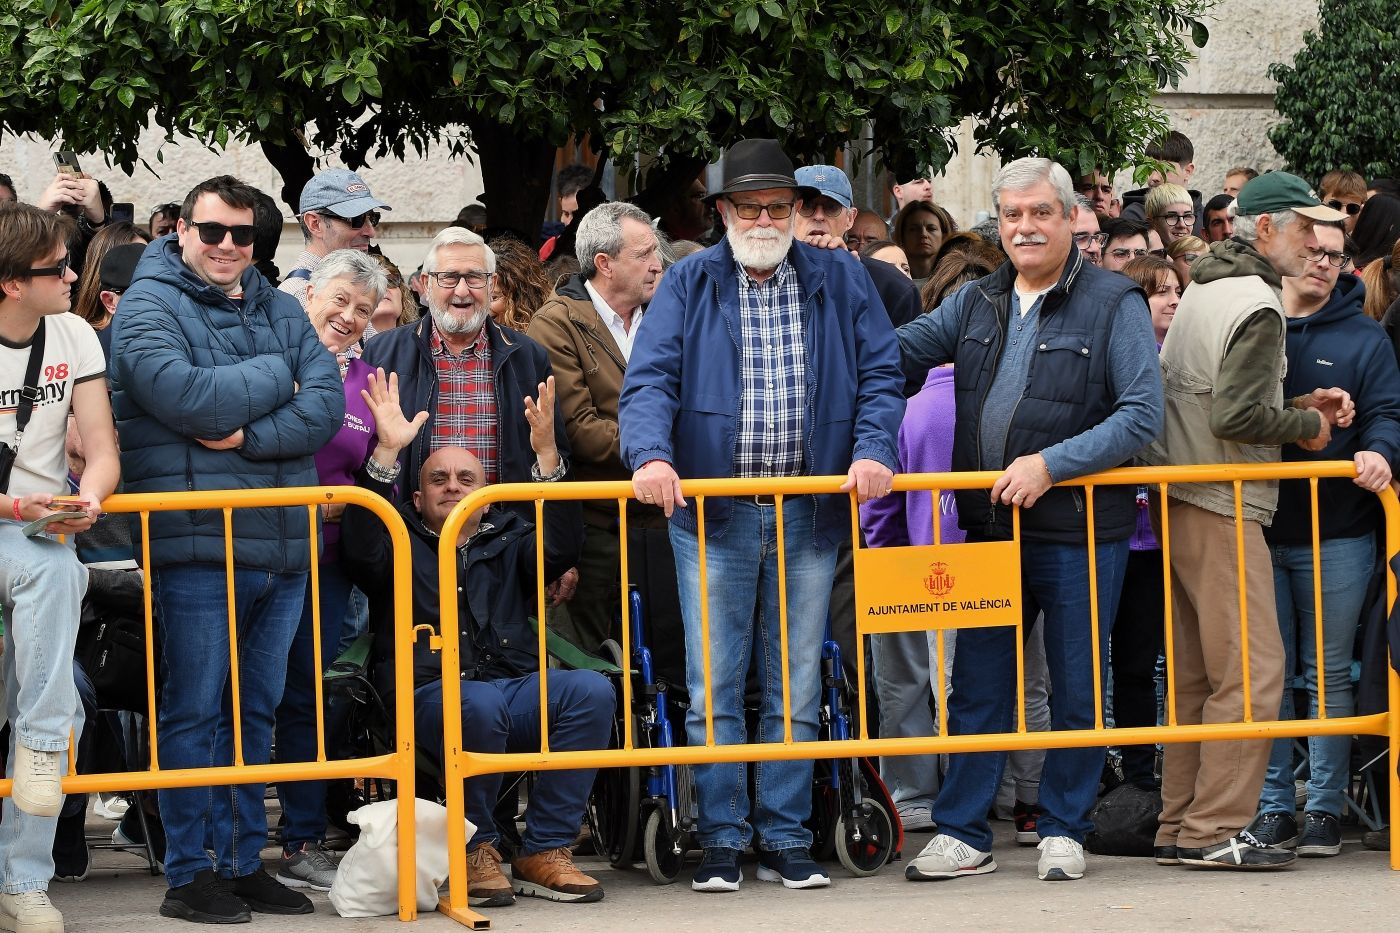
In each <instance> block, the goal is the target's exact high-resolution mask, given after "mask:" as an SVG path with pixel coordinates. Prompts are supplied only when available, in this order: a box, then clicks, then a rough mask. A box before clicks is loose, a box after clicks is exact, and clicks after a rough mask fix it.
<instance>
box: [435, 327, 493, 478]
mask: <svg viewBox="0 0 1400 933" xmlns="http://www.w3.org/2000/svg"><path fill="white" fill-rule="evenodd" d="M432 346H433V363H434V365H435V366H437V377H438V399H437V412H436V415H437V417H436V419H435V420H434V422H433V439H432V450H434V451H436V450H440V449H442V448H443V447H462V448H465V449H466V450H469V451H471V452H472V453H473V454H475V455H476V458H477V459H478V460H480V461H481V466H482V469H483V470H484V471H485V473H486V477H485V479H486V482H487V483H494V482H496V478H497V457H496V446H497V443H496V430H497V420H498V419H497V417H496V383H495V377H494V374H493V373H492V371H491V341H490V340H488V339H487V337H486V328H485V327H482V328H481V332H480V333H479V334H477V337H476V340H475V341H473V343H472V344H471V346H469V347H467V348H466V350H464V351H463V352H462V355H461V356H456V355H454V354H453V353H452V351H451V350H450V349H448V346H447V344H446V343H444V342H443V341H442V338H441V337H440V336H438V332H437V328H433V340H432Z"/></svg>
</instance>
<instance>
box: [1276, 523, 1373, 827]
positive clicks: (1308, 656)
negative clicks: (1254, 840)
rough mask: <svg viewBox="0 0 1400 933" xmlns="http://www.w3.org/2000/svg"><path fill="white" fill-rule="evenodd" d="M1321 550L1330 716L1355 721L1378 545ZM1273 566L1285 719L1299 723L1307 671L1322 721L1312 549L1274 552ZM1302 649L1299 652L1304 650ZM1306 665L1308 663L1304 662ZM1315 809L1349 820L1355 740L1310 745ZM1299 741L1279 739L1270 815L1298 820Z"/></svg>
mask: <svg viewBox="0 0 1400 933" xmlns="http://www.w3.org/2000/svg"><path fill="white" fill-rule="evenodd" d="M1321 548H1322V657H1323V663H1324V665H1325V668H1324V670H1325V672H1326V676H1327V681H1326V688H1327V715H1328V717H1329V718H1333V717H1342V716H1350V715H1351V714H1352V711H1353V701H1354V694H1353V690H1352V684H1351V658H1352V649H1353V647H1354V646H1355V643H1356V628H1357V626H1358V625H1359V624H1360V622H1361V610H1362V608H1363V605H1362V604H1363V603H1364V602H1365V599H1366V586H1367V584H1368V583H1369V582H1370V579H1371V573H1372V571H1373V570H1374V569H1375V559H1376V539H1375V537H1374V536H1372V535H1364V536H1363V537H1360V538H1330V539H1327V540H1324V541H1322V542H1321ZM1269 551H1270V554H1271V556H1272V558H1273V563H1274V592H1275V596H1276V598H1277V600H1278V626H1279V631H1280V634H1282V636H1283V656H1284V667H1283V670H1284V677H1285V679H1284V690H1283V703H1282V704H1281V705H1280V706H1279V713H1278V718H1279V719H1293V718H1294V716H1295V715H1296V714H1295V712H1294V708H1293V687H1292V683H1293V677H1294V675H1295V674H1296V673H1297V670H1298V668H1299V667H1301V668H1302V673H1303V684H1304V686H1306V687H1307V690H1308V696H1309V697H1310V698H1311V699H1310V702H1309V704H1308V718H1309V719H1316V718H1317V621H1316V616H1315V614H1314V612H1313V607H1314V601H1313V560H1312V545H1298V546H1284V545H1279V546H1277V547H1271V548H1269ZM1298 648H1301V649H1302V650H1301V658H1300V652H1299V651H1298V650H1297V649H1298ZM1300 659H1301V662H1302V663H1301V664H1299V663H1298V662H1299V660H1300ZM1308 764H1309V775H1308V804H1307V808H1308V809H1309V810H1315V811H1317V812H1320V813H1330V814H1332V815H1333V816H1341V815H1342V805H1343V804H1342V799H1343V796H1344V794H1345V791H1346V785H1347V778H1348V777H1349V776H1350V774H1351V736H1349V735H1326V736H1313V737H1311V738H1309V739H1308ZM1294 807H1295V802H1294V795H1293V739H1276V740H1275V741H1274V746H1273V752H1272V754H1271V755H1270V756H1269V771H1268V775H1267V777H1265V779H1264V790H1263V793H1262V794H1260V797H1259V809H1260V810H1261V812H1264V813H1290V814H1291V813H1292V812H1293V811H1294Z"/></svg>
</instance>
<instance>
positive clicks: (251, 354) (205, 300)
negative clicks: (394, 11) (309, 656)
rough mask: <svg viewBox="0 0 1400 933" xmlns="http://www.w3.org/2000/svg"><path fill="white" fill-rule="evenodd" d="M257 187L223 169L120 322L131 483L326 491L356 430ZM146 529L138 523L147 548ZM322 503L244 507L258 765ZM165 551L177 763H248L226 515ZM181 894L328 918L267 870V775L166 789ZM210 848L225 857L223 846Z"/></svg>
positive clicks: (195, 524)
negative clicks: (325, 474) (287, 273)
mask: <svg viewBox="0 0 1400 933" xmlns="http://www.w3.org/2000/svg"><path fill="white" fill-rule="evenodd" d="M256 194H257V192H256V189H254V188H252V187H250V186H248V185H245V184H243V183H242V182H240V181H238V180H237V179H235V178H232V177H230V176H227V175H221V176H219V177H216V178H211V179H209V180H208V181H206V182H203V183H201V184H200V185H198V186H196V187H195V189H194V190H193V191H191V192H190V193H189V195H188V196H187V197H186V198H185V203H184V205H183V207H182V208H181V211H180V220H179V223H178V225H177V226H176V233H175V234H174V235H173V236H165V237H162V238H161V239H159V240H156V241H155V242H154V243H152V244H151V245H150V246H149V247H147V249H146V252H145V254H144V255H143V256H142V258H141V262H140V264H139V265H138V266H137V267H136V274H135V276H134V277H133V279H132V283H131V287H130V288H129V289H127V291H126V293H125V295H123V296H122V300H121V304H120V306H119V308H118V311H117V315H116V318H115V319H114V324H113V329H114V334H113V337H112V354H111V360H112V362H111V378H112V390H113V409H114V412H115V414H116V420H117V429H118V432H119V434H120V437H121V447H122V469H123V472H124V473H125V475H126V480H127V483H126V491H128V492H170V491H180V490H187V489H188V490H194V489H200V490H207V489H275V488H278V487H283V486H315V485H316V467H315V464H314V463H313V462H312V459H311V458H312V454H314V453H315V452H316V451H317V450H319V449H320V448H321V446H322V445H323V444H325V443H326V441H328V440H329V439H330V437H331V435H333V434H334V433H335V432H336V430H337V429H338V428H339V427H340V424H341V421H342V419H343V418H344V415H345V400H344V395H343V390H342V388H341V383H340V379H339V376H338V373H337V372H336V365H335V360H334V358H332V356H331V355H330V353H329V352H328V351H327V350H326V349H325V348H324V347H323V346H322V345H321V343H320V341H319V340H318V339H317V338H316V334H315V332H314V331H313V330H312V328H311V325H310V322H309V321H308V320H307V317H306V314H305V313H304V312H303V311H302V310H301V307H300V306H299V305H298V304H297V302H296V300H295V299H294V298H292V297H291V296H289V295H286V294H283V293H282V292H279V291H277V290H276V289H275V288H273V287H272V286H271V285H270V284H268V282H267V280H266V279H264V278H263V276H262V274H261V273H259V272H258V271H257V270H256V269H254V268H253V267H252V263H253V256H252V246H253V203H254V198H255V196H256ZM140 532H141V529H140V525H139V523H137V522H133V535H134V536H136V537H137V541H138V543H137V553H140V550H141V545H140V543H139V535H140ZM311 549H312V541H311V540H310V536H309V534H308V529H307V519H306V510H305V509H304V508H286V509H256V510H253V509H242V510H239V511H237V512H235V513H234V517H233V552H234V553H233V557H234V564H235V569H234V603H235V607H236V609H235V611H236V612H237V616H238V618H237V622H238V632H239V636H238V646H237V647H238V658H239V675H240V676H239V694H240V697H241V703H242V706H241V712H242V716H241V719H242V729H243V749H242V752H243V760H244V761H245V762H246V763H247V764H250V765H251V764H266V763H267V762H268V760H269V758H270V752H271V747H272V724H273V711H274V710H275V709H276V707H277V704H278V702H279V701H280V700H281V698H282V688H283V686H284V684H285V680H286V665H287V655H288V653H289V651H290V648H291V643H292V636H293V635H294V634H295V632H296V628H297V622H298V620H299V619H300V617H301V603H302V596H303V594H304V593H305V592H306V576H307V572H308V570H309V569H310V566H311V558H312V550H311ZM150 554H151V557H150V560H151V566H150V567H149V568H147V569H148V570H149V571H151V573H152V585H153V588H154V596H155V605H156V620H157V624H158V625H159V634H160V638H161V644H162V657H161V673H162V676H163V678H164V687H163V689H162V692H161V697H160V705H159V710H158V727H159V728H158V733H157V737H158V741H159V745H158V749H159V755H160V763H161V767H163V768H165V769H166V770H172V769H179V768H194V767H209V766H211V765H230V764H232V763H233V760H234V749H233V735H232V703H231V699H230V693H229V686H228V684H229V673H230V671H229V668H230V663H229V644H228V620H227V615H226V606H227V604H228V601H227V587H226V584H225V569H224V561H225V553H224V519H223V516H222V514H221V513H220V511H219V510H196V511H184V512H156V513H153V514H152V515H151V519H150ZM160 811H161V817H162V819H163V820H164V822H165V832H166V878H167V881H168V883H169V886H170V890H169V892H168V893H167V895H166V898H165V902H164V903H163V904H162V905H161V908H160V912H161V914H162V915H164V916H167V917H180V918H183V919H186V920H191V921H195V922H200V923H237V922H244V921H246V920H247V919H248V918H249V910H250V909H252V910H257V911H261V912H265V913H284V914H289V913H310V912H311V910H312V906H311V902H310V901H309V900H308V899H307V898H306V897H305V896H304V895H302V894H300V893H297V892H294V891H291V890H289V889H287V888H284V887H282V886H281V885H279V884H278V883H277V882H276V881H274V880H273V879H272V877H271V876H270V875H268V874H267V873H266V872H265V871H264V870H263V868H262V859H261V855H260V853H261V850H262V847H263V846H264V845H265V844H266V842H267V817H266V813H265V810H264V808H263V785H261V784H243V785H238V786H235V787H230V788H227V789H225V788H217V789H215V790H213V791H212V792H211V790H210V789H209V788H180V789H171V790H163V791H161V792H160ZM206 841H207V843H208V845H209V846H211V847H212V849H213V858H212V859H211V857H210V854H209V853H208V852H206Z"/></svg>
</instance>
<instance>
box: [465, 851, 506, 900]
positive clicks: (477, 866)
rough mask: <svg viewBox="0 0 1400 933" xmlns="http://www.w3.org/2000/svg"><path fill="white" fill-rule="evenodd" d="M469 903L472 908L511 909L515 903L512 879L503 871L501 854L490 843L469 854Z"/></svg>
mask: <svg viewBox="0 0 1400 933" xmlns="http://www.w3.org/2000/svg"><path fill="white" fill-rule="evenodd" d="M467 903H468V904H470V905H471V906H472V907H509V906H510V905H511V904H514V903H515V892H514V891H512V890H511V887H510V879H509V878H507V877H506V876H505V873H504V872H502V871H501V853H499V852H497V851H496V847H495V846H493V845H492V844H491V843H489V842H483V843H482V844H481V845H479V846H477V847H476V848H475V849H472V850H471V851H470V852H468V853H467Z"/></svg>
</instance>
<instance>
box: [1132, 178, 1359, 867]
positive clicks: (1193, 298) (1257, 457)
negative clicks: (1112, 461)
mask: <svg viewBox="0 0 1400 933" xmlns="http://www.w3.org/2000/svg"><path fill="white" fill-rule="evenodd" d="M1230 210H1231V212H1232V213H1233V214H1234V215H1235V235H1234V237H1233V238H1231V239H1229V240H1222V241H1220V242H1216V243H1212V244H1211V245H1210V252H1209V253H1208V254H1206V255H1204V256H1202V257H1201V258H1200V259H1199V260H1197V262H1196V263H1195V264H1194V265H1192V267H1191V280H1192V284H1191V287H1190V288H1188V289H1187V290H1186V293H1185V295H1184V296H1183V297H1182V300H1181V305H1180V306H1179V307H1178V308H1177V309H1176V317H1175V318H1174V319H1173V320H1172V326H1171V330H1169V331H1168V332H1167V339H1166V341H1165V342H1164V343H1163V344H1162V378H1163V380H1164V381H1165V383H1166V397H1167V418H1166V428H1165V430H1164V431H1163V432H1162V436H1161V438H1160V439H1159V440H1158V441H1156V442H1155V443H1153V444H1152V445H1151V446H1149V447H1148V448H1147V449H1146V450H1144V451H1143V452H1142V455H1141V460H1142V461H1143V462H1144V463H1147V464H1149V465H1165V464H1186V463H1277V462H1278V461H1279V459H1280V455H1281V445H1283V444H1297V445H1298V446H1299V447H1302V448H1303V449H1304V450H1321V449H1322V448H1323V447H1325V446H1326V445H1327V443H1328V442H1329V441H1330V440H1331V437H1332V428H1333V426H1337V427H1341V428H1345V427H1347V426H1349V425H1350V424H1351V421H1352V417H1353V415H1354V413H1355V409H1354V406H1353V404H1352V401H1351V398H1350V396H1349V395H1348V394H1347V393H1346V392H1344V391H1343V390H1341V389H1337V388H1332V389H1314V390H1313V391H1312V392H1310V393H1308V394H1307V395H1300V396H1298V397H1296V398H1292V399H1286V400H1285V399H1284V397H1283V371H1284V360H1285V356H1284V349H1285V344H1284V334H1285V324H1286V320H1285V316H1284V311H1283V304H1282V299H1281V289H1282V286H1283V281H1282V276H1299V275H1302V274H1303V272H1304V271H1305V270H1306V266H1307V261H1308V260H1307V257H1308V256H1310V255H1315V254H1316V253H1318V252H1319V246H1318V242H1317V236H1316V234H1315V233H1314V232H1313V224H1315V223H1318V222H1323V223H1326V222H1333V223H1335V222H1338V221H1341V220H1344V219H1345V218H1346V215H1345V214H1343V213H1342V212H1341V211H1336V210H1333V209H1332V208H1330V207H1324V206H1323V205H1322V204H1321V202H1319V201H1318V199H1317V196H1316V195H1315V194H1313V193H1312V191H1310V190H1309V188H1308V185H1307V182H1305V181H1303V180H1302V179H1301V178H1298V177H1297V176H1294V175H1290V174H1288V173H1287V172H1271V173H1270V174H1268V175H1262V176H1260V177H1259V178H1256V179H1254V180H1253V181H1251V182H1249V183H1248V184H1247V185H1245V186H1244V188H1243V189H1241V191H1240V195H1239V198H1238V200H1236V201H1235V203H1234V204H1233V205H1231V208H1230ZM1239 495H1240V497H1241V500H1242V501H1239V502H1238V503H1237V500H1236V493H1235V488H1234V486H1233V484H1232V483H1230V482H1219V483H1191V484H1173V485H1172V486H1171V487H1170V488H1169V489H1168V492H1167V501H1166V505H1165V510H1166V516H1165V518H1166V520H1167V522H1168V527H1169V528H1170V530H1171V538H1172V540H1173V541H1176V542H1178V543H1179V544H1180V543H1184V544H1185V545H1186V546H1178V547H1176V548H1174V549H1173V550H1172V560H1171V575H1172V594H1171V596H1172V607H1173V612H1172V623H1171V624H1172V641H1171V644H1172V646H1173V661H1174V666H1173V671H1174V676H1173V683H1172V689H1173V690H1174V691H1175V694H1176V713H1177V721H1178V722H1181V723H1206V722H1241V721H1246V719H1245V716H1246V704H1248V715H1249V717H1250V718H1251V719H1252V720H1253V721H1254V722H1260V721H1266V720H1270V719H1274V718H1276V717H1277V716H1278V711H1279V701H1280V699H1281V698H1282V695H1283V689H1284V684H1283V680H1284V669H1283V667H1284V650H1283V641H1282V638H1281V637H1280V635H1279V626H1278V617H1277V613H1276V604H1275V594H1274V572H1273V565H1272V561H1271V559H1270V555H1269V547H1268V544H1267V543H1266V542H1265V540H1264V526H1265V525H1268V524H1269V523H1270V522H1271V521H1272V520H1273V515H1274V509H1275V507H1276V505H1277V504H1278V484H1277V483H1273V482H1268V483H1264V482H1255V483H1245V484H1244V485H1243V486H1242V487H1241V492H1240V494H1239ZM1161 508H1162V503H1161V502H1160V501H1159V500H1157V498H1156V497H1155V496H1154V502H1153V510H1152V518H1153V521H1154V522H1155V523H1157V525H1158V527H1159V529H1160V524H1161V521H1162V518H1161V514H1160V509H1161ZM1237 508H1239V509H1240V510H1241V515H1242V517H1243V519H1244V562H1245V574H1244V579H1243V580H1241V579H1240V578H1239V574H1238V570H1237V567H1238V557H1237V553H1236V546H1237V545H1236V531H1237V530H1236V527H1235V514H1236V509H1237ZM1241 590H1243V596H1244V597H1245V599H1246V600H1247V601H1248V610H1249V611H1248V614H1247V615H1248V625H1247V626H1244V625H1242V622H1241V619H1240V606H1239V600H1238V599H1237V598H1236V594H1237V593H1240V592H1241ZM1244 628H1247V637H1248V640H1249V669H1248V672H1247V673H1246V671H1245V668H1244V661H1243V656H1242V652H1243V640H1244V638H1245V637H1246V632H1244V631H1242V629H1244ZM1246 681H1247V682H1248V684H1249V690H1248V693H1247V694H1246V691H1245V686H1244V685H1245V683H1246ZM1271 747H1272V743H1271V742H1270V741H1269V740H1268V739H1251V740H1247V741H1246V740H1239V741H1224V742H1201V743H1194V742H1192V743H1171V744H1169V745H1167V746H1166V749H1165V751H1164V753H1163V761H1162V815H1161V820H1160V825H1159V827H1158V829H1157V840H1156V856H1157V862H1158V864H1163V865H1188V866H1193V867H1200V868H1228V869H1261V868H1262V869H1267V868H1281V867H1284V866H1287V865H1289V864H1291V863H1292V862H1293V859H1294V853H1293V852H1291V851H1289V850H1288V849H1287V848H1285V847H1284V844H1286V843H1290V842H1291V841H1292V840H1289V839H1284V838H1274V837H1273V834H1272V830H1276V829H1277V828H1278V827H1277V826H1274V827H1264V828H1262V829H1260V831H1259V832H1258V833H1256V832H1251V830H1250V829H1247V828H1246V826H1247V825H1248V824H1249V823H1250V821H1251V819H1252V818H1253V816H1254V813H1255V808H1256V806H1257V805H1258V803H1259V791H1260V789H1261V788H1262V787H1263V784H1264V775H1265V772H1266V770H1267V768H1268V764H1269V752H1270V749H1271Z"/></svg>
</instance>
